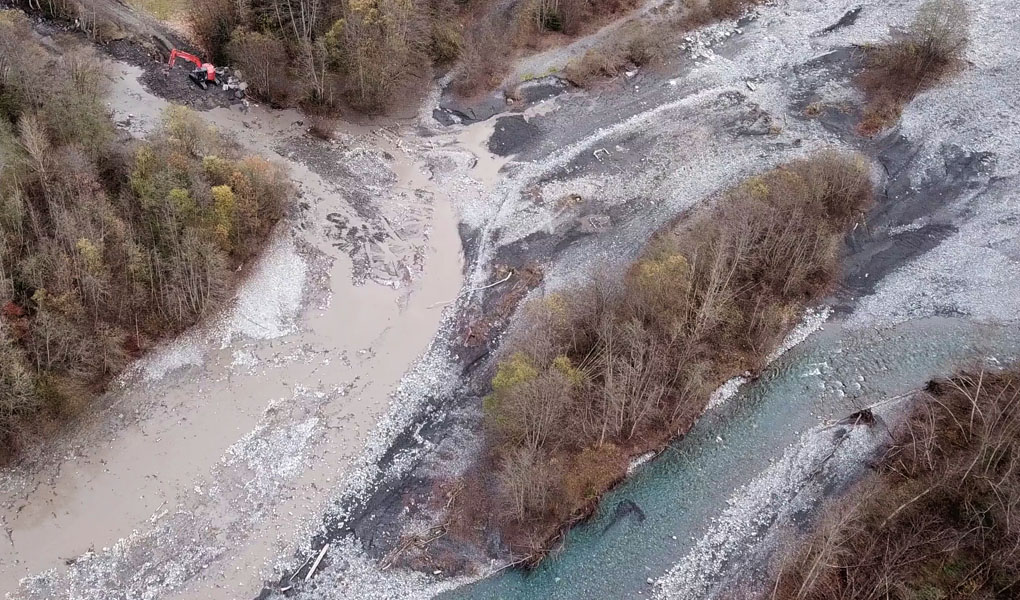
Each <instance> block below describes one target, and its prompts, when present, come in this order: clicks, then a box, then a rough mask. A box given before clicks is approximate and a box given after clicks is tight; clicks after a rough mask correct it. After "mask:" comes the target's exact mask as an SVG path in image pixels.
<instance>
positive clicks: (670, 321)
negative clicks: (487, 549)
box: [484, 152, 872, 551]
mask: <svg viewBox="0 0 1020 600" xmlns="http://www.w3.org/2000/svg"><path fill="white" fill-rule="evenodd" d="M871 202H872V189H871V182H870V177H869V170H868V167H867V165H866V163H865V162H864V161H863V159H861V158H858V157H855V156H852V155H844V154H838V153H834V152H824V153H821V154H819V155H816V156H814V157H812V158H809V159H805V160H802V161H797V162H793V163H791V164H788V165H786V166H784V167H781V168H778V169H776V170H774V171H770V172H768V173H765V174H763V175H760V176H758V177H753V178H751V179H749V180H748V181H746V182H745V183H743V184H742V185H740V186H738V187H736V188H735V189H733V190H730V191H729V192H727V193H725V194H724V195H723V196H722V197H721V198H719V199H718V201H717V202H716V203H715V206H714V207H713V208H711V209H706V210H703V211H701V212H699V213H697V214H695V215H694V216H693V217H692V218H690V219H689V220H685V221H683V222H681V223H679V224H677V225H675V226H673V227H670V228H669V229H668V230H667V231H664V232H662V233H661V234H660V235H659V236H657V237H656V239H655V240H653V242H652V243H651V244H650V245H649V246H648V248H647V249H646V251H645V252H644V254H643V256H642V257H641V258H640V259H639V260H638V261H636V262H635V263H634V264H633V265H631V267H630V268H629V270H628V271H627V273H626V276H625V277H624V278H623V279H622V281H616V280H610V279H606V278H605V277H598V276H596V277H595V278H594V281H593V282H592V283H590V284H587V285H585V286H582V287H581V288H580V289H573V290H569V291H565V292H562V293H558V294H554V295H552V296H549V297H547V298H545V299H544V300H540V301H537V302H535V303H533V304H531V305H529V306H527V307H525V309H524V310H525V314H524V322H523V324H522V325H521V326H520V327H519V328H518V329H517V332H516V333H514V334H512V335H511V337H510V338H509V339H508V340H507V342H506V343H505V349H506V355H505V358H504V359H503V360H502V361H501V362H500V363H499V366H498V369H497V372H496V374H495V377H494V378H493V380H492V392H491V394H489V395H488V396H487V397H486V399H485V404H484V411H485V416H486V422H487V425H488V427H487V430H488V434H489V435H488V439H489V446H490V450H491V451H492V452H493V454H494V455H495V456H496V457H498V460H497V463H498V464H499V465H500V469H499V480H500V484H499V486H498V494H499V496H500V500H499V502H498V503H499V504H500V505H501V506H502V507H503V514H504V516H505V519H504V526H505V528H506V530H505V532H506V533H508V538H509V541H510V543H511V544H512V545H513V544H514V543H516V544H517V547H518V549H525V550H527V551H531V550H534V548H522V545H524V546H526V545H527V544H529V543H531V542H532V540H534V539H538V540H539V541H540V542H543V543H544V536H541V535H539V536H537V538H536V536H535V532H536V531H539V532H541V531H545V532H546V533H548V528H549V527H550V526H555V525H558V524H559V522H562V520H563V519H564V518H565V517H566V516H569V515H570V514H573V513H575V512H576V511H578V510H581V509H583V508H584V507H586V506H588V505H589V503H590V502H592V500H593V499H594V498H596V497H597V496H598V495H599V494H601V493H602V492H603V491H605V489H607V487H608V486H610V485H612V483H613V482H614V481H616V480H617V479H618V478H619V477H621V476H622V474H623V470H624V468H625V465H626V460H625V459H624V457H625V456H627V455H628V454H631V453H640V452H643V451H645V450H647V449H648V448H649V447H655V445H657V444H658V443H661V442H662V441H663V440H665V439H668V438H669V437H670V436H671V435H673V434H675V433H676V432H682V431H686V430H687V429H688V428H689V427H690V426H691V425H692V423H693V422H694V420H695V419H696V418H697V416H698V415H700V414H701V412H702V411H703V409H704V407H705V404H706V403H707V400H708V396H709V394H710V393H711V391H712V389H714V388H715V387H716V386H718V385H719V384H720V383H721V382H722V381H724V380H725V379H727V378H729V377H732V376H735V375H737V374H739V373H742V372H744V371H745V370H751V371H755V370H758V369H760V368H761V367H762V366H763V365H764V360H765V358H766V356H767V355H768V354H769V353H770V352H771V351H772V349H773V348H774V347H775V346H776V345H777V344H778V342H779V341H780V340H781V338H782V337H783V336H784V335H785V334H786V333H787V331H788V330H789V329H790V327H791V326H792V324H793V323H794V322H795V320H796V319H797V317H798V315H799V313H800V311H801V310H802V308H803V307H804V306H805V305H806V304H808V303H810V302H812V301H813V300H816V299H817V298H819V297H821V296H822V295H824V294H825V293H826V292H828V291H829V290H830V289H831V286H832V285H833V283H834V281H835V280H836V278H837V276H838V273H839V260H840V251H841V247H842V244H843V237H844V235H845V234H846V232H847V231H848V230H849V228H850V227H852V226H853V224H854V223H856V222H858V220H859V219H860V218H861V216H862V215H863V213H864V211H865V210H867V209H868V208H869V206H870V204H871ZM579 474H584V476H583V477H580V476H579ZM579 477H580V478H579Z"/></svg>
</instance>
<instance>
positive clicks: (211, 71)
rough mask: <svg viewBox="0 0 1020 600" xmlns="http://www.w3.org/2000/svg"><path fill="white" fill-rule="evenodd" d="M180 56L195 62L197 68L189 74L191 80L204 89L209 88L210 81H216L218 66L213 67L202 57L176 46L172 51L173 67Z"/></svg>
mask: <svg viewBox="0 0 1020 600" xmlns="http://www.w3.org/2000/svg"><path fill="white" fill-rule="evenodd" d="M178 58H183V59H184V60H186V61H188V62H190V63H194V64H195V69H193V70H192V71H191V73H189V74H188V77H190V78H191V80H192V81H194V82H195V83H196V84H197V85H198V86H199V87H200V88H202V89H203V90H204V89H207V88H208V87H209V84H210V83H213V84H215V83H216V67H213V66H212V65H211V64H209V63H207V62H202V61H201V59H199V58H198V57H197V56H195V55H194V54H191V53H188V52H184V51H183V50H178V49H176V48H174V49H173V50H171V51H170V61H169V64H170V68H171V69H172V68H174V64H175V63H176V62H177V59H178Z"/></svg>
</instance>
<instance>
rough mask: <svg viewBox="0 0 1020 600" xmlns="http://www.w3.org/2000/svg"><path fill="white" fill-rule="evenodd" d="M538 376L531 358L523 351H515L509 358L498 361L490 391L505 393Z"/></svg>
mask: <svg viewBox="0 0 1020 600" xmlns="http://www.w3.org/2000/svg"><path fill="white" fill-rule="evenodd" d="M536 377H538V369H536V368H535V366H534V365H532V364H531V359H530V358H528V356H527V355H526V354H524V353H523V352H515V353H514V354H513V355H512V356H510V358H509V359H507V360H504V361H502V362H500V363H499V367H498V368H497V369H496V376H495V377H493V378H492V392H493V393H494V394H505V393H507V392H509V391H510V390H512V389H513V388H514V387H516V386H518V385H520V384H522V383H525V382H528V381H532V380H534V379H535V378H536Z"/></svg>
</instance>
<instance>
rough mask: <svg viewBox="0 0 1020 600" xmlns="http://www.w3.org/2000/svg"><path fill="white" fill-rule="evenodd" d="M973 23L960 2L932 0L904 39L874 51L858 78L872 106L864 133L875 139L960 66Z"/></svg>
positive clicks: (868, 56)
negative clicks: (918, 97) (918, 96)
mask: <svg viewBox="0 0 1020 600" xmlns="http://www.w3.org/2000/svg"><path fill="white" fill-rule="evenodd" d="M969 25H970V20H969V15H968V13H967V9H966V6H965V5H964V4H963V2H962V1H961V0H928V1H927V2H925V3H924V4H922V5H921V8H920V9H919V10H918V13H917V16H916V17H915V18H914V21H913V23H912V24H911V25H910V27H909V28H908V29H907V32H906V34H905V35H903V36H902V37H900V38H897V39H894V40H890V41H887V42H885V43H883V44H879V45H876V46H873V47H871V48H870V49H869V50H868V53H867V57H866V67H865V70H864V72H863V73H861V75H860V76H859V77H858V78H857V83H858V85H859V86H860V87H861V88H862V89H863V91H864V93H865V96H866V97H867V101H868V104H867V106H866V107H865V109H864V116H863V119H862V123H861V126H860V130H861V132H862V133H865V134H869V135H870V134H874V133H877V132H878V131H880V130H881V129H883V128H884V127H885V126H887V125H889V124H891V123H893V122H895V121H896V120H897V119H899V116H900V113H901V112H902V110H903V106H904V105H905V104H906V103H908V102H909V101H910V100H911V99H912V98H913V97H914V96H915V95H916V94H917V93H919V92H920V91H922V90H924V89H926V88H928V87H930V86H932V85H934V84H936V83H937V82H939V81H940V80H942V79H943V78H944V77H945V76H946V75H947V74H948V73H950V72H951V71H952V70H953V68H954V66H955V65H956V64H958V63H959V62H960V57H961V55H962V53H963V51H964V49H965V48H966V45H967V35H968V30H969Z"/></svg>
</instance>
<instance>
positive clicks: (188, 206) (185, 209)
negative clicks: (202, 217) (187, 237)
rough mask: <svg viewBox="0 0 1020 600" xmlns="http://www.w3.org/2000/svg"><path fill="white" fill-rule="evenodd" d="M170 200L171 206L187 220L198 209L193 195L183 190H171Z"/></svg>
mask: <svg viewBox="0 0 1020 600" xmlns="http://www.w3.org/2000/svg"><path fill="white" fill-rule="evenodd" d="M169 200H170V204H171V205H172V206H173V207H174V210H176V211H177V214H179V215H181V216H182V217H185V218H188V217H190V216H192V215H193V214H194V213H195V210H196V209H197V208H198V207H197V206H196V205H195V201H194V200H192V198H191V194H189V193H188V190H186V189H183V188H174V189H172V190H170V195H169Z"/></svg>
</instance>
